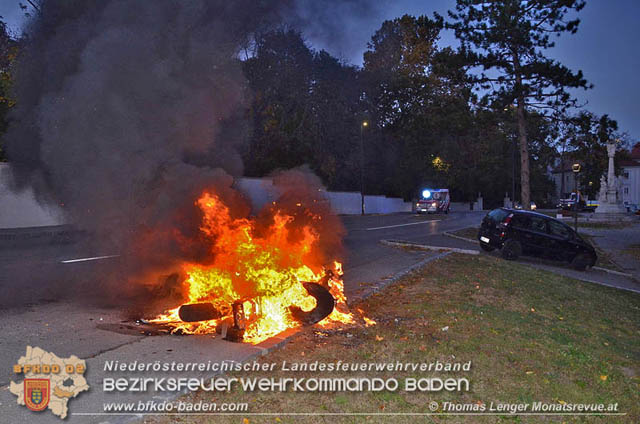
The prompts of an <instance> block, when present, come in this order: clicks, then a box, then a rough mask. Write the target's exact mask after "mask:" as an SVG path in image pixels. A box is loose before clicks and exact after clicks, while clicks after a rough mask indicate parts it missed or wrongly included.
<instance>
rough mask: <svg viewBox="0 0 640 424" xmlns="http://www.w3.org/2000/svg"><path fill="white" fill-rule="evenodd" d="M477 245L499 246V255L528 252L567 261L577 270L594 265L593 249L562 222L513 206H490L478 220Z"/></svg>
mask: <svg viewBox="0 0 640 424" xmlns="http://www.w3.org/2000/svg"><path fill="white" fill-rule="evenodd" d="M478 240H479V241H480V247H482V249H483V250H486V251H488V252H490V251H492V250H494V249H502V251H501V253H502V257H503V258H505V259H516V258H518V256H520V255H522V254H524V255H531V256H539V257H545V258H549V259H557V260H563V261H567V262H570V263H571V266H572V267H573V268H575V269H578V270H581V271H582V270H584V269H585V268H586V267H589V266H593V264H595V262H596V259H597V255H596V251H595V249H594V248H593V246H591V245H590V244H589V243H587V242H586V241H584V240H583V239H582V238H581V237H580V236H579V235H578V234H576V232H575V231H573V229H572V228H571V227H569V226H568V225H566V224H564V223H563V222H560V221H558V220H557V219H554V218H551V217H548V216H546V215H543V214H540V213H537V212H529V211H522V210H514V209H506V208H500V209H494V210H492V211H491V212H489V213H488V214H487V216H485V217H484V219H483V220H482V225H481V226H480V231H478Z"/></svg>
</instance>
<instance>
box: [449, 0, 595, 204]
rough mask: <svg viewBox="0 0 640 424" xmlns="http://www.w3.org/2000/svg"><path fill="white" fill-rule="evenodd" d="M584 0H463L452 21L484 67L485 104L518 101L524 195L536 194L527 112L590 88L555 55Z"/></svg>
mask: <svg viewBox="0 0 640 424" xmlns="http://www.w3.org/2000/svg"><path fill="white" fill-rule="evenodd" d="M584 4H585V2H584V1H582V0H504V1H499V2H498V1H488V0H487V1H483V0H457V4H456V8H455V12H454V11H450V12H449V17H450V18H451V20H452V22H451V23H450V24H448V26H449V27H450V28H452V29H453V30H454V31H455V34H456V37H457V38H458V39H459V40H460V42H461V52H462V54H463V55H464V56H465V58H466V61H467V63H468V64H469V65H470V66H472V67H479V68H480V69H481V71H480V73H478V74H470V75H471V78H472V80H473V81H474V83H476V85H477V86H478V87H479V89H480V90H483V91H484V92H485V95H484V99H483V100H484V104H485V105H486V104H492V105H493V106H497V107H504V106H507V105H509V104H511V103H515V104H516V106H517V122H518V136H519V145H520V160H521V167H520V172H521V174H520V180H521V200H522V203H523V205H524V206H525V207H528V205H529V197H530V192H531V190H530V178H531V177H530V174H531V172H530V162H529V157H530V155H529V141H528V136H527V123H526V119H527V114H528V113H529V110H530V109H531V108H535V109H539V110H541V111H543V113H544V111H545V110H549V109H551V110H565V109H567V108H569V107H572V106H575V105H576V102H575V100H574V99H573V98H572V97H571V96H570V94H569V92H568V91H567V89H568V88H578V87H582V88H588V87H590V86H589V85H588V83H587V81H586V80H585V79H584V77H583V75H582V72H581V71H578V72H577V73H574V72H572V71H571V70H569V69H568V68H566V67H565V66H563V65H562V64H560V63H558V62H556V61H554V60H552V59H549V58H548V57H546V56H545V54H544V51H545V50H546V49H549V48H551V47H553V46H554V42H553V41H552V40H551V36H552V35H553V34H555V35H557V36H559V35H560V34H561V33H563V32H569V33H575V32H576V31H577V29H578V24H579V22H580V21H579V20H578V19H572V20H569V19H566V17H567V15H568V14H569V13H571V12H574V11H575V12H577V11H579V10H581V9H582V8H583V7H584Z"/></svg>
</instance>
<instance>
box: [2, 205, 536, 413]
mask: <svg viewBox="0 0 640 424" xmlns="http://www.w3.org/2000/svg"><path fill="white" fill-rule="evenodd" d="M482 216H483V213H482V212H458V213H451V214H450V215H448V216H416V215H412V214H394V215H377V216H376V215H372V216H364V217H360V216H346V217H343V221H344V224H345V226H346V228H347V230H348V234H347V237H346V239H345V245H346V247H347V250H348V254H347V257H346V258H345V288H346V292H347V297H348V298H350V299H356V298H358V297H359V296H361V295H362V293H363V292H365V291H367V290H368V289H370V288H371V286H372V285H376V284H383V283H384V282H385V281H388V280H389V279H391V278H392V277H393V276H394V275H396V274H398V273H401V272H402V271H403V270H406V269H407V268H410V267H412V266H415V265H416V264H418V263H420V262H421V261H424V260H426V259H428V258H430V257H433V256H434V255H436V254H437V253H436V252H418V251H406V250H403V249H396V248H392V247H389V246H385V245H382V244H380V243H379V240H381V239H395V240H405V241H411V242H414V243H424V244H430V245H437V246H445V247H463V248H469V247H470V244H469V243H467V242H464V241H460V240H456V239H452V238H449V237H445V236H443V235H442V232H443V231H454V230H456V229H460V228H465V227H469V226H477V225H479V222H480V220H481V218H482ZM0 239H1V238H0ZM113 253H114V252H101V251H99V250H97V249H95V248H92V247H91V246H90V244H88V243H87V242H83V241H80V242H77V243H70V244H59V243H57V244H54V245H35V244H34V245H32V246H31V247H24V246H23V247H22V248H19V249H6V248H5V249H2V248H0V290H1V293H2V296H0V305H4V306H2V307H0V322H2V329H3V337H2V338H0V363H1V364H2V367H0V417H2V419H0V421H2V422H11V423H22V422H25V423H26V422H31V419H32V418H33V417H32V415H31V413H29V411H27V410H26V408H23V407H20V408H18V407H17V406H16V403H15V396H13V395H12V394H10V393H9V392H8V388H7V385H8V383H9V381H10V380H15V379H16V378H14V376H13V374H12V367H11V365H12V364H14V363H15V361H16V360H17V359H18V358H19V357H20V356H21V355H23V354H24V349H25V346H26V345H32V346H39V347H41V348H43V349H45V350H48V351H53V352H55V353H56V354H57V355H58V356H63V357H64V356H69V355H77V356H79V357H80V358H83V359H86V360H87V366H88V372H87V375H86V376H87V380H88V383H89V385H90V386H91V387H92V388H93V389H92V390H90V391H89V392H87V393H82V394H81V395H80V397H79V398H78V399H72V400H71V401H70V409H71V413H72V415H71V416H70V417H69V418H68V419H67V420H66V422H68V423H106V422H121V421H123V420H126V419H130V418H132V417H130V416H118V417H113V416H110V417H105V416H86V415H78V414H79V413H92V412H99V411H101V409H102V405H103V402H116V401H134V402H137V401H139V400H141V399H144V400H146V399H147V398H150V397H151V395H140V394H137V393H133V394H128V393H125V394H114V393H111V394H105V393H104V392H103V391H102V389H101V388H100V385H101V382H102V379H103V377H104V376H105V375H107V374H109V373H107V372H105V371H104V370H103V368H104V364H105V361H107V360H119V361H125V362H126V361H134V360H142V361H144V362H152V361H156V360H159V361H172V360H176V361H181V362H196V361H197V362H203V361H204V362H206V361H214V362H218V361H224V360H230V359H233V360H238V361H245V360H249V359H251V358H252V357H256V356H258V355H260V354H263V353H265V352H266V349H268V348H269V347H270V346H273V344H275V343H278V342H280V341H281V339H274V340H272V341H270V342H268V343H265V344H263V345H262V346H257V347H256V346H250V345H245V344H234V343H229V342H226V341H223V340H221V339H220V338H213V337H211V336H190V337H180V336H156V337H152V336H146V335H144V334H140V333H139V332H138V331H136V328H135V326H133V327H132V329H129V330H127V331H124V332H114V331H111V330H110V328H117V327H118V326H120V325H123V323H121V321H123V320H124V316H123V313H122V312H121V311H119V310H117V309H108V308H104V307H99V306H96V305H95V304H90V303H87V302H84V301H78V300H74V299H77V297H76V295H77V292H85V293H88V294H91V288H92V286H93V285H94V284H98V283H99V275H100V274H101V273H102V272H107V271H108V270H109V268H110V267H111V266H112V265H113V264H114V263H115V262H116V261H117V260H118V258H107V259H104V260H101V261H91V262H72V263H67V264H63V263H61V261H62V260H68V259H73V258H83V257H91V256H102V255H108V254H113ZM542 266H546V265H542ZM16 274H17V275H19V276H21V278H18V279H9V278H8V277H7V276H8V275H16ZM73 281H80V284H75V285H73V284H72V283H71V282H73ZM209 374H210V373H209ZM110 376H112V377H130V375H128V374H126V373H124V374H123V373H119V374H118V373H115V374H114V373H111V374H110ZM143 376H145V377H147V376H149V375H148V374H146V373H145V374H144V375H143ZM161 376H162V377H168V375H166V374H162V375H161ZM180 376H181V377H185V376H188V377H192V376H193V377H197V376H198V374H193V373H192V374H189V375H184V374H183V375H180ZM163 396H165V397H166V394H165V395H161V396H160V395H158V397H157V399H162V398H163ZM74 413H75V415H73V414H74ZM38 422H43V423H46V422H51V423H58V422H59V419H58V418H57V417H55V416H53V415H52V414H51V413H50V412H46V413H41V414H39V416H38Z"/></svg>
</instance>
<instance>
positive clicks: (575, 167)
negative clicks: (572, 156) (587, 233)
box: [571, 163, 581, 233]
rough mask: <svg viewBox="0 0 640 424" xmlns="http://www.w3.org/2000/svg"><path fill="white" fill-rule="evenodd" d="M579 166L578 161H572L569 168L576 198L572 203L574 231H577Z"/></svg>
mask: <svg viewBox="0 0 640 424" xmlns="http://www.w3.org/2000/svg"><path fill="white" fill-rule="evenodd" d="M580 168H581V167H580V164H579V163H574V164H573V165H572V166H571V170H572V171H573V181H574V188H575V190H574V191H575V192H576V200H575V202H574V203H575V204H574V205H573V229H574V230H575V232H576V233H577V232H578V199H579V196H578V174H579V173H580Z"/></svg>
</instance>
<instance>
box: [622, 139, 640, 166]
mask: <svg viewBox="0 0 640 424" xmlns="http://www.w3.org/2000/svg"><path fill="white" fill-rule="evenodd" d="M630 156H631V158H630V159H622V160H620V162H619V164H620V166H624V167H632V166H640V143H636V145H635V146H633V148H632V149H631V154H630Z"/></svg>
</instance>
